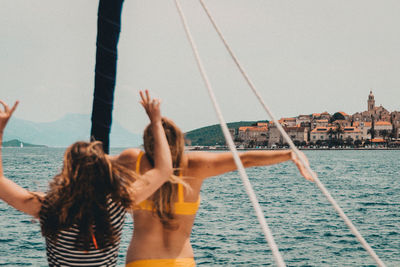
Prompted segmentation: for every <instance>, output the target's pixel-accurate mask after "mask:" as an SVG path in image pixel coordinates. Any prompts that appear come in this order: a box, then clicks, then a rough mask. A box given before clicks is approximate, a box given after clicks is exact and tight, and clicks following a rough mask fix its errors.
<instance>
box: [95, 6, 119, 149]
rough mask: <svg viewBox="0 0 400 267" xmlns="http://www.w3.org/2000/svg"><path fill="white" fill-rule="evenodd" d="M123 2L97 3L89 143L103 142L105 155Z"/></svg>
mask: <svg viewBox="0 0 400 267" xmlns="http://www.w3.org/2000/svg"><path fill="white" fill-rule="evenodd" d="M123 2H124V0H100V1H99V9H98V14H97V16H98V17H97V41H96V67H95V78H94V95H93V107H92V128H91V132H90V139H91V141H94V140H98V141H102V142H103V149H104V152H106V153H108V152H109V147H110V140H109V139H110V130H111V124H112V110H113V102H114V89H115V80H116V74H117V45H118V40H119V34H120V31H121V12H122V5H123Z"/></svg>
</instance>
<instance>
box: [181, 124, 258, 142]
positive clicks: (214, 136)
mask: <svg viewBox="0 0 400 267" xmlns="http://www.w3.org/2000/svg"><path fill="white" fill-rule="evenodd" d="M257 122H266V121H239V122H231V123H228V128H239V127H242V126H251V125H254V124H256V123H257ZM185 139H186V140H187V141H189V142H187V143H190V144H191V145H192V146H214V145H224V144H225V138H224V135H223V133H222V130H221V126H220V125H219V124H215V125H211V126H206V127H203V128H199V129H195V130H192V131H190V132H187V133H186V134H185Z"/></svg>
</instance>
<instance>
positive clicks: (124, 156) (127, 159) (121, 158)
mask: <svg viewBox="0 0 400 267" xmlns="http://www.w3.org/2000/svg"><path fill="white" fill-rule="evenodd" d="M140 152H141V150H140V149H138V148H129V149H125V150H124V151H122V152H121V153H120V154H119V155H116V156H114V160H115V161H117V162H119V163H121V164H132V163H135V162H136V160H137V158H138V156H139V154H140Z"/></svg>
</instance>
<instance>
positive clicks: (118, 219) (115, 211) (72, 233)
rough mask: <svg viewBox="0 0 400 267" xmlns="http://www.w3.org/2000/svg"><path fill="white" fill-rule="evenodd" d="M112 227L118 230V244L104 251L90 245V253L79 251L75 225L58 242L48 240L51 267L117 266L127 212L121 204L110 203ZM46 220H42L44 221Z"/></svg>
mask: <svg viewBox="0 0 400 267" xmlns="http://www.w3.org/2000/svg"><path fill="white" fill-rule="evenodd" d="M108 211H109V214H110V221H111V225H112V226H113V227H114V229H115V230H116V235H117V238H118V242H117V243H116V244H111V245H109V246H107V247H105V248H103V249H96V248H95V245H94V244H91V245H90V250H89V251H82V250H77V249H76V248H75V240H76V238H77V236H78V233H79V230H78V228H77V226H76V225H73V226H72V227H70V228H69V229H67V230H62V231H60V233H59V234H58V237H57V240H51V239H50V238H47V237H45V238H46V253H47V260H48V263H49V266H116V264H117V257H118V249H119V244H120V237H121V234H122V227H123V225H124V221H125V214H126V210H125V208H124V207H122V206H121V205H120V204H117V203H115V202H112V201H111V199H109V201H108ZM43 219H44V218H41V220H43Z"/></svg>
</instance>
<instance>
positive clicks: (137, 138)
mask: <svg viewBox="0 0 400 267" xmlns="http://www.w3.org/2000/svg"><path fill="white" fill-rule="evenodd" d="M90 126H91V121H90V115H88V114H67V115H65V116H64V117H62V118H61V119H59V120H57V121H53V122H32V121H27V120H22V119H18V118H15V117H14V118H12V119H11V120H10V121H9V123H8V125H7V128H6V129H5V132H4V140H14V139H17V140H22V141H23V142H26V143H31V144H42V145H46V146H50V147H67V146H69V145H70V144H72V143H74V142H76V141H81V140H84V141H85V140H89V136H90ZM110 143H111V144H110V146H111V147H137V146H139V145H140V144H142V137H141V135H139V134H135V133H131V132H129V131H128V130H126V129H125V128H123V127H122V126H121V125H120V124H119V123H118V122H117V121H113V125H112V128H111V135H110Z"/></svg>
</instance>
